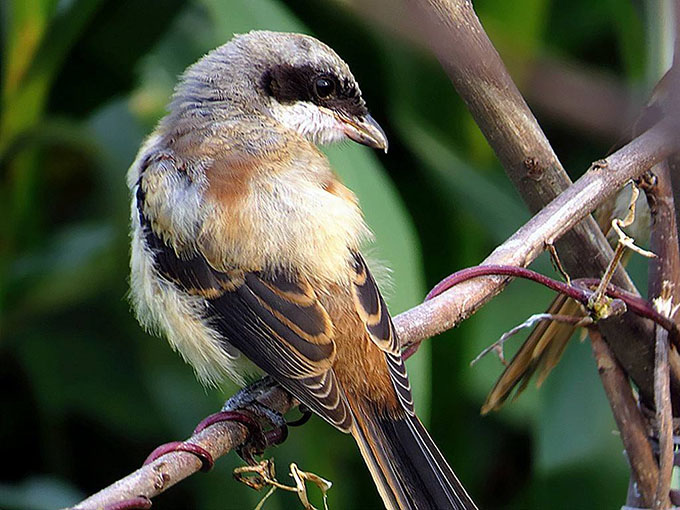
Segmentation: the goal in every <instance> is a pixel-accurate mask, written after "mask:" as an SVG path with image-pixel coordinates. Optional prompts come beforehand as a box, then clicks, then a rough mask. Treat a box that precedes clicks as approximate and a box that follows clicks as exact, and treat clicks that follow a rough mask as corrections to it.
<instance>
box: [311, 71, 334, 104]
mask: <svg viewBox="0 0 680 510" xmlns="http://www.w3.org/2000/svg"><path fill="white" fill-rule="evenodd" d="M314 92H315V93H316V95H317V96H318V97H320V98H321V99H324V98H326V97H328V96H330V95H331V94H333V92H335V82H334V81H333V80H332V79H331V78H327V77H325V76H322V77H320V78H317V79H316V80H314Z"/></svg>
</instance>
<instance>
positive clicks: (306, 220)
mask: <svg viewBox="0 0 680 510" xmlns="http://www.w3.org/2000/svg"><path fill="white" fill-rule="evenodd" d="M314 165H317V166H318V168H316V169H315V168H314ZM224 175H227V174H226V173H222V174H221V177H220V179H213V180H212V182H211V187H213V189H211V190H209V191H208V193H207V194H206V196H207V198H208V201H209V203H210V206H209V207H211V212H210V213H209V214H208V217H207V219H206V221H205V222H204V224H203V225H204V227H203V230H202V232H201V235H200V238H199V244H200V246H201V249H202V251H203V252H204V253H205V254H206V255H207V256H208V258H209V259H210V260H211V262H213V263H215V264H217V265H218V266H222V267H225V268H227V267H229V266H232V267H233V266H236V267H249V268H257V269H274V268H280V267H282V268H294V269H296V270H298V271H303V273H305V274H313V275H317V276H318V277H319V278H321V279H323V280H326V281H329V282H340V281H343V282H344V281H345V280H346V278H347V276H346V275H347V267H348V263H349V261H350V259H351V254H350V250H357V249H358V247H359V245H360V243H361V242H362V240H364V239H365V238H367V237H368V236H370V232H369V230H368V228H367V227H366V225H365V223H364V221H363V216H362V214H361V211H360V209H359V207H358V205H357V202H356V198H355V197H354V195H353V194H352V192H351V191H349V190H348V189H347V188H345V187H344V186H342V184H340V183H339V182H338V181H337V179H336V178H335V177H334V176H333V175H332V173H330V170H329V169H328V163H327V161H326V160H325V157H324V156H322V155H321V154H318V157H315V158H307V159H306V160H304V161H301V160H300V158H290V159H289V160H287V161H285V162H284V161H280V160H279V161H276V162H270V161H267V160H264V161H261V162H260V168H259V169H258V170H257V171H252V169H251V171H250V172H249V173H248V175H247V176H246V177H244V175H245V174H240V177H241V179H238V180H232V181H231V182H225V179H224ZM214 184H219V186H221V187H225V186H227V187H233V188H237V189H238V192H237V193H233V192H232V193H227V192H226V191H220V190H217V189H215V187H214V186H213V185H214ZM225 197H228V198H227V199H225ZM218 240H219V242H217V241H218Z"/></svg>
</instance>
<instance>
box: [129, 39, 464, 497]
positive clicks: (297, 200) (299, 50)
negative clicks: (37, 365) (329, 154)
mask: <svg viewBox="0 0 680 510" xmlns="http://www.w3.org/2000/svg"><path fill="white" fill-rule="evenodd" d="M347 139H349V140H352V141H354V142H357V143H359V144H363V145H366V146H368V147H372V148H375V149H382V150H385V151H386V150H387V147H388V142H387V137H386V135H385V133H384V131H383V130H382V128H381V127H380V125H379V124H378V123H377V122H376V121H375V120H374V119H373V117H372V116H371V115H370V114H369V111H368V109H367V107H366V103H365V101H364V99H363V97H362V94H361V90H360V89H359V86H358V84H357V81H356V79H355V78H354V76H353V75H352V73H351V71H350V69H349V67H348V65H347V64H346V63H345V62H344V61H343V60H342V59H341V58H340V57H339V56H338V55H337V54H336V53H335V51H333V50H332V49H331V48H330V47H329V46H327V45H325V44H324V43H322V42H320V41H319V40H317V39H315V38H313V37H311V36H307V35H302V34H294V33H280V32H271V31H252V32H249V33H246V34H242V35H236V36H234V37H233V38H232V39H231V40H230V41H229V42H227V43H226V44H224V45H222V46H220V47H218V48H217V49H215V50H213V51H211V52H209V53H207V54H206V55H205V56H204V57H202V58H201V59H200V60H198V62H196V63H195V64H193V65H191V66H190V67H188V68H187V70H186V71H185V72H184V74H183V75H182V76H181V78H180V80H179V82H178V85H177V86H176V88H175V92H174V94H173V97H172V99H171V101H170V103H169V105H168V113H167V115H166V116H165V117H164V118H163V119H161V120H160V121H159V123H158V125H157V127H156V129H155V131H154V132H153V133H152V134H151V135H150V136H149V137H148V138H147V139H146V141H145V142H144V143H143V145H142V146H141V148H140V150H139V152H138V154H137V157H136V159H135V161H134V162H133V164H132V166H131V167H130V170H129V172H128V186H129V189H130V193H131V231H132V233H131V245H132V248H131V258H130V266H131V276H130V284H131V292H130V294H131V301H132V304H133V308H134V309H135V311H136V314H137V317H138V319H139V321H140V322H141V324H142V325H144V326H145V327H146V328H148V329H149V330H151V331H153V332H156V333H159V334H161V335H164V336H165V337H166V338H167V340H168V341H169V343H170V344H171V346H172V347H173V348H174V349H175V350H177V351H179V353H180V354H181V356H182V357H183V358H184V359H185V360H186V361H187V362H188V363H189V364H191V365H192V366H193V368H194V370H195V372H196V375H197V377H198V379H199V380H200V381H201V382H203V383H204V384H206V385H213V386H219V385H220V384H221V383H222V382H223V381H224V380H225V379H227V378H231V379H233V380H234V381H236V382H237V383H239V384H241V385H245V384H247V383H248V382H249V381H252V380H254V379H255V378H257V377H260V376H262V375H264V374H267V375H268V376H270V377H271V378H273V380H274V381H275V382H276V383H277V384H279V385H280V386H281V387H283V388H284V389H285V390H286V391H288V392H289V393H290V394H291V395H292V396H294V397H295V398H296V399H297V400H299V401H300V402H301V403H303V404H304V405H305V406H307V407H308V408H309V409H311V410H312V411H313V412H314V413H316V414H317V415H319V416H320V417H321V418H323V419H324V420H326V421H327V422H328V423H330V424H331V425H333V426H334V427H335V428H336V429H338V430H340V431H342V432H345V433H350V434H352V436H353V437H354V439H355V440H356V442H357V443H358V446H359V450H360V452H361V455H362V456H363V458H364V460H365V462H366V464H367V466H368V469H369V471H370V473H371V475H372V477H373V480H374V482H375V484H376V486H377V488H378V492H379V493H380V496H381V497H382V500H383V502H384V504H385V507H386V508H388V509H418V510H421V509H456V510H459V509H460V510H462V509H468V510H469V509H475V508H476V506H475V504H474V502H473V501H472V499H471V498H470V496H469V495H468V493H467V492H466V490H465V488H464V487H463V485H462V484H461V483H460V481H459V480H458V478H457V477H456V475H455V474H454V472H453V471H452V469H451V467H450V466H449V464H448V463H447V461H446V459H445V458H444V456H443V455H442V453H441V452H440V450H439V449H438V447H437V446H436V444H435V443H434V441H433V440H432V438H431V437H430V435H429V434H428V432H427V431H426V429H425V427H424V426H423V424H422V423H421V422H420V420H419V419H418V417H417V416H416V414H415V412H414V406H413V400H412V395H411V388H410V384H409V380H408V377H407V373H406V368H405V365H404V362H403V360H402V356H401V349H400V344H399V338H398V336H397V333H396V331H395V328H394V325H393V323H392V319H391V317H390V315H389V312H388V310H387V307H386V304H385V301H384V299H383V297H382V295H381V294H380V291H379V289H378V286H377V285H376V281H375V279H374V278H373V276H372V274H371V272H370V270H369V268H368V265H367V263H366V260H365V259H364V257H363V256H362V254H361V251H360V249H361V246H362V244H363V243H365V242H366V241H367V240H368V239H369V238H370V230H369V228H368V227H367V226H366V224H365V222H364V219H363V215H362V212H361V209H360V207H359V204H358V201H357V198H356V197H355V195H354V193H353V192H352V191H350V190H349V189H348V188H347V187H345V186H344V185H343V184H342V183H341V182H340V180H339V178H338V177H337V176H336V175H335V173H334V172H333V170H332V169H331V167H330V163H329V161H328V160H327V158H326V157H325V156H324V154H323V153H322V152H321V151H320V150H319V145H323V144H328V143H332V142H338V141H341V140H347Z"/></svg>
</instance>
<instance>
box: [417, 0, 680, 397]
mask: <svg viewBox="0 0 680 510" xmlns="http://www.w3.org/2000/svg"><path fill="white" fill-rule="evenodd" d="M407 4H408V5H410V6H411V7H412V10H413V11H414V13H415V14H416V17H417V18H419V19H420V20H421V28H423V30H422V31H423V32H424V34H425V37H426V39H427V40H428V41H429V43H430V46H431V48H432V50H433V51H434V53H435V55H436V56H437V58H438V59H439V61H440V62H441V64H442V66H443V67H444V69H445V71H446V72H447V74H448V75H449V77H450V79H451V82H452V83H453V85H454V87H455V88H456V90H457V91H458V93H459V94H460V96H461V97H462V98H463V100H464V101H465V103H466V104H467V106H468V108H469V109H470V112H471V113H472V115H473V117H474V118H475V120H476V122H477V124H478V125H479V127H480V129H481V130H482V132H483V133H484V135H485V137H486V139H487V140H488V142H489V144H490V145H491V147H492V148H493V149H494V151H495V152H496V155H497V156H498V158H499V160H500V161H501V163H502V164H503V167H504V168H505V170H506V172H507V174H508V176H509V177H510V179H511V180H512V181H513V183H514V184H515V186H516V188H517V190H518V191H519V192H520V194H521V195H522V197H523V199H524V201H525V202H526V203H527V205H528V206H529V209H530V210H531V211H532V212H536V211H539V210H540V209H541V208H542V207H543V206H545V205H546V204H548V203H549V202H550V201H551V200H553V199H555V198H556V197H557V196H558V195H560V193H562V192H563V191H565V190H566V189H567V188H568V187H569V185H570V184H571V181H570V179H569V176H568V175H567V173H566V172H565V171H564V169H563V168H562V165H561V164H560V162H559V160H558V158H557V156H556V155H555V153H554V152H553V150H552V148H551V147H550V144H549V142H548V140H547V139H546V137H545V135H544V134H543V132H542V130H541V128H540V126H539V125H538V123H537V121H536V119H535V118H534V116H533V114H532V113H531V111H530V110H529V108H528V106H527V105H526V103H525V101H524V99H523V98H522V96H521V94H520V93H519V91H518V90H517V87H516V86H515V84H514V83H513V81H512V79H511V78H510V76H509V74H508V72H507V70H506V69H505V66H504V65H503V62H502V61H501V59H500V57H499V55H498V53H497V52H496V49H495V48H494V47H493V45H492V43H491V41H490V40H489V38H488V36H487V35H486V33H485V32H484V29H483V27H482V25H481V23H480V22H479V19H478V18H477V15H476V14H475V12H474V9H473V7H472V3H471V2H470V1H469V0H407ZM617 189H618V188H617ZM613 191H614V190H611V189H610V190H609V194H611V192H613ZM588 210H589V211H590V210H591V209H590V208H589V209H588ZM579 219H582V220H583V221H582V222H581V223H580V224H579V225H571V227H573V230H572V231H570V232H568V233H566V234H565V235H564V237H563V238H562V239H561V240H560V241H559V242H558V243H556V247H557V250H558V252H559V255H560V258H561V260H562V263H563V265H564V267H565V268H566V270H567V271H568V272H569V274H570V275H571V276H573V277H574V278H580V277H599V276H601V275H602V274H603V273H604V271H605V269H606V267H607V265H608V263H609V261H610V260H611V259H612V255H613V253H612V250H611V248H610V246H609V244H608V243H607V241H606V239H605V237H604V235H603V234H602V232H601V231H600V229H599V228H598V226H597V224H596V223H595V221H594V220H593V219H592V218H591V217H589V216H586V215H580V216H579ZM562 233H564V232H562ZM494 263H498V262H496V261H494ZM501 263H508V262H501ZM510 263H512V262H510ZM612 282H613V283H614V284H615V285H617V286H619V287H621V288H623V289H625V290H627V291H629V292H637V291H636V289H635V287H634V285H633V283H632V281H631V280H630V278H629V277H628V275H627V274H626V273H625V271H624V270H623V269H622V268H621V267H620V266H619V268H618V269H617V271H616V273H615V275H614V278H613V280H612ZM601 332H602V334H603V335H604V337H605V339H606V340H607V342H608V343H609V345H610V346H611V348H612V350H613V351H614V353H615V355H616V356H617V358H618V360H619V362H620V363H621V364H622V365H623V367H624V369H625V370H626V372H627V373H628V374H629V376H630V377H631V378H632V379H633V381H634V382H635V383H636V385H637V386H638V387H639V388H640V393H641V396H642V398H643V400H644V401H645V402H647V403H648V404H649V405H650V406H652V405H653V401H654V381H653V376H652V371H651V370H649V367H651V366H652V365H653V364H654V348H653V343H651V342H648V343H645V342H640V341H639V339H640V338H651V337H652V336H653V330H652V329H651V327H650V326H649V325H648V324H645V323H644V322H643V321H641V320H638V319H637V318H636V317H634V316H632V315H630V314H628V315H624V316H622V317H620V318H617V319H615V320H611V321H608V322H607V324H603V325H602V327H601ZM673 384H674V387H676V386H677V389H676V391H675V392H674V393H675V394H678V395H680V383H678V381H675V380H674V381H673Z"/></svg>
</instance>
